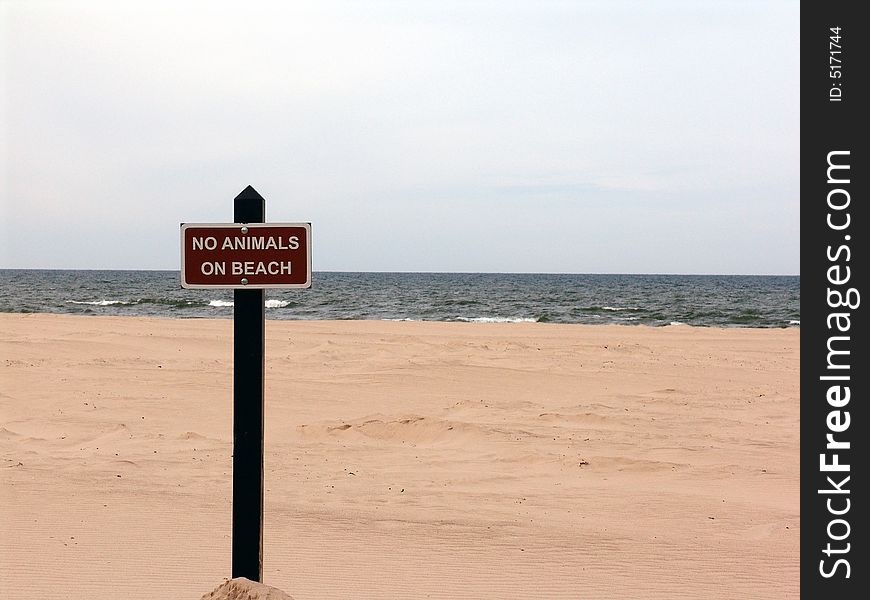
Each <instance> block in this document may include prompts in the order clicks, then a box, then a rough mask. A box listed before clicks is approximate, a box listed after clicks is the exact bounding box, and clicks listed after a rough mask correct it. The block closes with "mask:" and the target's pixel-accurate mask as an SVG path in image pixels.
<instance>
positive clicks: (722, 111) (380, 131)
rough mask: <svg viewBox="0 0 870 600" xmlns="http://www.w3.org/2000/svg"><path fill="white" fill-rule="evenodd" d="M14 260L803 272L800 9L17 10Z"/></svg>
mask: <svg viewBox="0 0 870 600" xmlns="http://www.w3.org/2000/svg"><path fill="white" fill-rule="evenodd" d="M0 69H2V70H0V94H2V96H0V139H2V142H0V144H2V145H0V167H2V171H0V177H2V180H0V220H2V230H0V267H5V268H110V269H111V268H131V269H177V268H178V263H179V256H178V255H179V223H180V222H228V221H232V199H233V197H234V196H235V195H236V194H237V193H238V192H239V191H241V190H242V189H243V188H244V187H245V186H246V185H248V184H251V185H253V186H254V187H255V188H256V189H257V190H258V191H259V192H260V193H261V194H262V195H263V196H264V197H265V198H266V201H267V204H266V214H267V218H268V219H269V220H272V221H310V222H312V232H313V236H312V239H313V257H314V269H315V270H351V271H393V270H395V271H515V272H524V271H531V272H575V273H748V274H755V273H759V274H797V273H798V272H799V269H800V262H799V225H800V220H799V200H800V198H799V189H798V183H799V181H798V179H799V170H798V169H799V149H800V144H799V109H800V97H799V81H800V80H799V71H798V69H799V3H798V2H796V1H793V2H774V1H771V2H755V1H750V0H745V1H734V2H714V1H710V2H698V1H697V0H690V1H686V2H673V1H641V2H626V1H622V2H620V1H615V0H605V1H602V2H541V1H528V2H504V1H501V2H498V1H494V2H448V1H445V0H438V1H435V2H412V1H405V2H322V1H319V2H310V3H309V2H283V3H257V2H251V1H241V0H239V1H237V2H215V1H212V2H160V1H155V0H148V1H147V2H138V1H127V2H116V1H107V2H94V1H86V0H79V1H72V0H70V1H63V2H61V1H58V2H49V1H39V0H30V1H15V0H0Z"/></svg>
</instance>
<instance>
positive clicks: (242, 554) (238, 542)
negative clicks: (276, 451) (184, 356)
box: [181, 186, 311, 582]
mask: <svg viewBox="0 0 870 600" xmlns="http://www.w3.org/2000/svg"><path fill="white" fill-rule="evenodd" d="M233 219H234V221H235V222H234V223H202V224H182V226H181V285H182V287H184V288H194V289H198V288H204V289H209V288H223V289H233V290H234V292H233V306H234V308H233V542H232V543H233V559H232V562H233V564H232V576H233V577H234V578H235V577H246V578H248V579H250V580H252V581H260V582H261V581H262V580H263V450H264V437H263V424H264V420H263V413H264V404H265V403H264V393H263V391H264V377H265V329H266V327H265V326H266V313H265V289H266V288H307V287H311V225H310V224H309V223H268V224H267V223H265V220H266V201H265V200H264V199H263V197H262V196H261V195H260V194H258V193H257V191H256V190H255V189H254V188H252V187H251V186H248V187H246V188H245V189H244V190H243V191H242V193H240V194H239V195H238V196H236V198H235V201H234V210H233Z"/></svg>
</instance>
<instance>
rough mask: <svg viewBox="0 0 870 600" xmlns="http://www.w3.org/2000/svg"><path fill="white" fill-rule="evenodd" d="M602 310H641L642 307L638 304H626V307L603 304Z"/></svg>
mask: <svg viewBox="0 0 870 600" xmlns="http://www.w3.org/2000/svg"><path fill="white" fill-rule="evenodd" d="M601 310H640V309H639V308H637V307H636V306H626V307H624V308H623V307H621V306H602V307H601Z"/></svg>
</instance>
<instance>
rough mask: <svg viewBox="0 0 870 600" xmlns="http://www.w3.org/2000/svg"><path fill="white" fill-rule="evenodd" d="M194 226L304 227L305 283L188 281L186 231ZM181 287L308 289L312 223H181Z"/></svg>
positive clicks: (216, 227)
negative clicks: (185, 247)
mask: <svg viewBox="0 0 870 600" xmlns="http://www.w3.org/2000/svg"><path fill="white" fill-rule="evenodd" d="M194 227H208V228H211V229H241V228H242V227H247V228H248V230H249V231H250V230H251V229H262V228H265V227H302V228H304V229H305V251H306V252H305V254H306V256H307V257H308V264H307V265H306V269H307V276H306V278H305V283H260V284H248V285H242V284H238V285H230V284H215V285H210V284H204V283H187V281H185V279H184V276H185V273H184V262H185V261H184V258H185V256H184V232H185V231H187V230H188V229H191V228H194ZM179 277H180V279H181V287H182V288H184V289H186V290H271V289H308V288H310V287H311V223H182V224H181V272H180V273H179Z"/></svg>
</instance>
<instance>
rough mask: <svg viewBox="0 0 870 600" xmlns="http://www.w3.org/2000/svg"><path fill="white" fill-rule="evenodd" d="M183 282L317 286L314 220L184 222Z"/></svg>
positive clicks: (184, 284) (201, 285) (237, 286)
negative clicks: (313, 277) (313, 268)
mask: <svg viewBox="0 0 870 600" xmlns="http://www.w3.org/2000/svg"><path fill="white" fill-rule="evenodd" d="M181 287H184V288H225V289H250V288H253V289H264V288H307V287H311V224H310V223H183V224H182V225H181Z"/></svg>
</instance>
